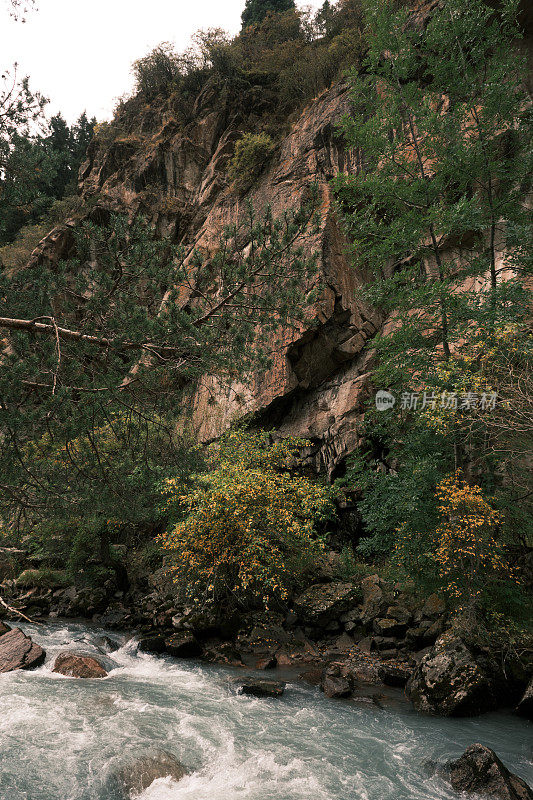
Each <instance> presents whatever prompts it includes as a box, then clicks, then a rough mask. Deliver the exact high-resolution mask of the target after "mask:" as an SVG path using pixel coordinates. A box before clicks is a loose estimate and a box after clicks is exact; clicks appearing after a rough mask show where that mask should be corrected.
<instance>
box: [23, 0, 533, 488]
mask: <svg viewBox="0 0 533 800" xmlns="http://www.w3.org/2000/svg"><path fill="white" fill-rule="evenodd" d="M433 5H434V0H432V2H424V3H420V4H419V9H418V12H417V16H416V17H415V20H416V24H423V21H424V19H426V18H427V14H428V13H429V12H430V11H431V7H432V6H433ZM526 11H527V9H526ZM527 21H529V23H531V20H530V19H529V18H528V20H526V22H527ZM529 29H530V30H531V24H530V25H529ZM526 41H527V40H526ZM529 43H531V40H529ZM522 45H523V43H522ZM522 45H521V46H522ZM526 46H527V45H526ZM528 51H529V52H532V51H533V48H531V47H529V48H528ZM349 105H350V96H349V89H348V87H347V85H346V84H345V83H343V82H339V83H336V84H335V85H333V86H332V87H331V88H330V89H328V90H326V91H324V92H323V93H322V94H321V95H320V96H318V97H317V98H315V99H314V100H313V101H312V102H311V103H309V104H308V105H307V107H305V108H304V109H303V110H302V111H301V112H300V113H298V114H295V115H293V118H292V120H291V123H290V124H282V125H280V130H279V136H278V146H277V149H276V153H275V156H274V157H273V158H272V159H271V161H270V162H269V165H268V167H267V168H266V169H265V170H264V171H263V173H262V175H261V176H260V178H259V179H258V180H257V181H256V182H255V183H254V185H253V187H252V188H250V189H249V190H248V192H247V193H246V194H244V195H243V194H241V193H238V192H236V191H235V189H234V188H233V187H232V186H231V185H230V181H229V180H228V177H227V165H228V161H229V159H230V158H231V155H232V153H233V149H234V144H235V142H236V140H237V139H238V138H239V137H240V135H241V133H242V123H243V117H242V113H241V112H240V110H239V108H238V104H236V102H235V98H234V97H233V98H232V97H231V95H230V93H228V92H227V91H225V90H220V89H219V88H217V86H216V85H214V84H212V83H209V82H208V83H207V85H206V86H205V87H204V89H203V90H202V91H201V92H200V94H199V96H198V97H197V98H196V101H195V103H194V106H193V108H192V110H191V112H190V113H189V114H188V115H187V121H186V122H185V123H184V122H183V114H182V113H181V110H180V109H179V108H178V107H174V108H173V107H172V103H167V104H166V105H165V107H164V108H162V107H161V108H158V107H157V104H156V105H155V106H154V105H144V106H141V105H139V107H138V108H137V109H136V116H135V121H134V124H133V125H130V127H129V129H128V130H127V131H125V132H124V133H123V134H120V133H118V134H117V133H116V132H115V134H114V135H113V136H111V137H110V136H106V135H104V134H100V135H98V136H97V137H96V138H95V139H94V140H93V142H92V144H91V145H90V148H89V152H88V158H87V161H86V162H85V164H84V165H83V166H82V169H81V171H80V193H81V195H82V197H83V198H84V199H85V200H87V201H89V205H91V204H92V207H93V211H92V212H91V213H93V214H94V213H97V212H95V210H94V209H95V208H96V209H97V210H98V209H101V210H104V211H109V210H112V211H120V212H126V213H128V214H129V215H134V214H136V213H138V212H141V213H143V214H145V215H147V216H148V217H149V218H150V219H151V221H152V222H153V224H154V226H155V227H156V229H157V231H158V232H159V234H160V235H161V236H163V237H170V238H171V239H172V240H173V241H175V242H176V243H179V244H181V245H183V246H184V247H186V248H188V249H189V250H190V251H192V250H193V249H194V248H195V247H197V248H200V249H202V250H204V251H209V250H210V249H212V248H213V247H214V246H215V244H216V242H217V238H218V236H219V234H220V232H221V230H222V229H223V227H224V225H226V224H228V223H232V222H236V221H237V220H238V219H239V218H240V215H241V214H242V213H243V210H244V207H245V201H246V200H250V201H251V202H252V204H253V206H254V207H255V208H256V209H257V210H258V211H260V210H261V209H262V208H264V207H265V206H266V205H267V204H270V205H271V207H272V210H273V213H274V215H279V214H280V213H281V212H283V211H284V210H285V209H287V208H291V207H295V206H297V205H298V204H299V203H300V202H301V201H302V200H303V199H304V198H305V196H306V193H307V192H308V190H309V186H310V185H311V184H313V183H316V184H317V185H318V188H319V198H320V229H319V231H318V233H316V234H313V235H309V237H308V239H307V242H306V247H307V249H308V250H309V251H310V252H314V253H316V254H317V255H318V264H319V273H320V277H321V291H320V296H319V300H318V301H317V303H316V305H315V306H314V308H313V309H311V313H309V314H308V317H307V319H308V323H307V324H304V325H302V326H301V327H300V329H299V330H297V331H294V330H290V331H289V330H286V331H283V332H282V334H281V338H280V344H279V347H277V348H276V350H275V352H274V355H273V365H272V368H271V369H270V370H269V371H268V372H266V373H263V374H256V375H254V376H253V378H252V380H251V381H247V382H246V383H243V384H242V385H241V384H234V385H232V386H221V385H219V384H218V382H217V381H216V380H215V379H214V378H212V377H209V376H206V378H205V379H204V380H203V381H202V382H201V386H200V387H196V389H195V390H194V391H193V392H192V396H191V398H190V403H191V409H192V415H193V419H194V426H195V428H196V430H197V432H198V434H199V436H200V438H201V439H202V440H204V441H205V440H209V439H212V438H214V437H216V436H217V435H218V434H220V432H221V431H222V430H224V428H225V427H226V426H227V425H228V424H229V423H230V422H231V421H232V420H234V419H236V418H238V417H239V416H242V415H244V414H247V413H250V412H253V413H254V415H255V417H256V419H257V420H258V423H259V424H261V425H262V426H264V427H266V428H276V429H277V430H279V431H280V433H281V434H283V435H289V434H292V435H297V436H304V437H307V438H309V439H310V440H311V441H312V442H313V448H312V452H311V453H310V459H311V460H312V462H313V466H314V467H315V469H317V470H326V471H327V472H328V474H329V475H330V476H331V475H333V474H335V472H336V470H338V468H339V467H340V465H341V464H342V462H343V459H344V458H345V457H346V455H347V454H349V453H350V451H352V450H353V449H354V447H355V446H356V444H357V442H358V438H359V434H358V427H359V425H360V421H361V419H362V414H363V404H364V401H365V400H366V399H367V397H368V395H369V393H370V391H371V387H370V370H371V364H372V338H373V337H374V336H375V334H376V332H377V331H379V330H380V329H381V328H382V325H383V323H384V320H383V319H382V317H381V315H380V313H379V312H378V311H376V310H375V309H372V308H369V307H368V306H367V305H366V304H365V302H364V301H363V299H362V297H361V293H360V287H361V284H362V281H363V280H364V278H365V276H364V275H361V274H359V273H358V272H357V271H356V270H355V269H354V268H353V266H352V265H351V259H350V254H349V243H348V242H347V240H346V238H345V236H344V233H343V230H342V226H341V224H340V221H339V218H338V216H337V214H336V211H335V204H334V200H333V196H332V191H331V188H330V184H329V182H330V180H331V178H332V177H333V176H334V175H335V174H336V173H338V172H353V171H355V170H357V169H358V163H357V161H356V159H355V156H354V154H353V153H352V152H349V151H347V149H346V148H345V146H344V144H343V139H342V136H341V134H340V132H339V130H338V124H339V122H340V120H341V118H342V116H343V115H344V114H345V113H346V112H347V111H348V109H349ZM73 224H74V223H73V222H72V221H70V222H68V221H67V222H66V223H65V224H64V225H62V226H59V227H58V228H56V229H54V230H53V231H52V232H51V233H50V234H49V236H48V237H46V238H45V239H44V240H43V242H41V244H40V246H39V248H38V249H37V251H35V253H34V256H33V257H34V258H36V259H42V258H52V259H56V258H59V257H63V256H64V255H65V254H66V253H68V250H69V248H70V246H71V243H72V234H71V228H72V225H73Z"/></svg>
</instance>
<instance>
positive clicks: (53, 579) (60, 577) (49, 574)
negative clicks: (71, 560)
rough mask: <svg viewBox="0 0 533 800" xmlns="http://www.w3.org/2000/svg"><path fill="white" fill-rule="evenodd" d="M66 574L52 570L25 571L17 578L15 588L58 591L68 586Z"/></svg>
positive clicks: (62, 571)
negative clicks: (35, 587)
mask: <svg viewBox="0 0 533 800" xmlns="http://www.w3.org/2000/svg"><path fill="white" fill-rule="evenodd" d="M68 583H69V577H68V573H67V572H65V571H64V570H54V569H26V570H24V572H23V573H21V574H20V575H19V576H18V578H17V586H20V587H30V586H31V587H34V586H37V587H38V588H39V589H58V588H62V587H64V586H68Z"/></svg>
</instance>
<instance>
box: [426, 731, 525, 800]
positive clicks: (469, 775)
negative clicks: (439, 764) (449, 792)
mask: <svg viewBox="0 0 533 800" xmlns="http://www.w3.org/2000/svg"><path fill="white" fill-rule="evenodd" d="M441 774H443V775H444V776H445V777H446V778H447V780H449V781H450V783H451V785H452V786H453V788H454V789H455V791H457V792H466V793H468V794H476V795H479V796H480V797H492V798H498V800H533V792H532V791H531V789H530V787H529V786H528V785H527V784H526V783H525V782H524V781H523V780H522V779H521V778H519V777H518V776H517V775H513V773H512V772H509V770H508V769H507V767H505V766H504V765H503V764H502V762H501V761H500V759H499V758H498V756H497V755H496V753H495V752H494V751H493V750H490V749H489V748H488V747H484V746H483V745H482V744H473V745H471V746H470V747H468V748H467V749H466V750H465V752H464V753H463V755H462V756H461V757H460V758H458V759H457V760H456V761H451V762H450V763H449V764H447V765H446V767H445V769H444V770H443V771H442V772H441Z"/></svg>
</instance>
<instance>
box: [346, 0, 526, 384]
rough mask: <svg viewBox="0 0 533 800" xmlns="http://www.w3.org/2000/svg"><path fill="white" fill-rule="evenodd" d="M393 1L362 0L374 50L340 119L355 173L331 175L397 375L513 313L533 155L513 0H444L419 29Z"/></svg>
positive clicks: (386, 362)
mask: <svg viewBox="0 0 533 800" xmlns="http://www.w3.org/2000/svg"><path fill="white" fill-rule="evenodd" d="M394 6H395V4H394V2H392V0H391V1H390V2H388V1H387V0H386V1H385V2H383V3H379V4H376V3H373V2H368V3H367V5H366V19H367V26H368V30H369V41H370V48H369V53H368V58H367V63H366V65H365V74H364V75H363V76H361V75H358V74H354V75H353V76H352V85H353V99H354V114H353V115H351V117H350V118H349V119H347V120H346V121H345V131H346V136H347V140H348V142H349V144H350V145H351V146H352V147H353V148H354V149H355V150H357V151H358V152H359V153H360V159H361V170H360V171H359V173H358V174H357V175H355V176H341V177H339V179H338V180H337V190H338V196H339V200H340V202H341V204H342V206H343V208H344V211H345V215H346V223H347V228H348V230H349V233H350V235H351V236H352V237H353V240H354V253H355V257H356V259H357V260H358V262H359V263H360V264H361V265H364V266H365V268H370V269H371V270H372V273H373V285H372V287H371V289H370V291H369V296H371V298H372V299H373V300H374V301H375V302H376V303H378V304H379V305H381V306H382V307H383V308H384V309H385V310H386V311H389V312H391V314H393V330H392V331H391V332H389V335H388V336H387V337H386V339H384V340H383V341H382V342H381V343H380V345H381V346H382V348H383V358H382V369H386V368H389V376H388V377H389V380H391V381H392V380H393V373H394V374H396V376H397V377H399V379H400V380H401V379H402V375H403V379H406V378H407V380H408V379H409V378H408V375H409V374H410V375H413V374H414V373H416V372H417V371H420V370H422V371H423V370H428V369H429V368H430V365H431V364H432V363H434V362H435V359H437V360H438V359H439V358H440V357H442V356H444V358H447V359H449V358H450V355H451V351H452V348H453V346H454V343H455V342H457V341H458V340H460V339H461V337H464V336H465V335H468V331H469V330H470V328H471V326H472V325H475V326H480V325H482V326H486V327H487V330H488V331H489V333H490V330H491V329H492V330H493V329H494V326H495V325H496V324H497V323H498V322H501V321H502V320H507V321H508V320H509V319H510V314H511V306H514V307H515V308H514V310H515V311H518V308H517V306H516V304H517V302H518V297H519V295H520V286H521V284H522V283H523V277H524V272H523V271H524V269H528V268H530V267H531V259H530V258H529V259H527V258H524V252H525V248H524V247H523V246H520V247H517V244H518V243H519V242H520V241H521V242H522V243H524V242H526V241H531V226H530V220H529V218H528V210H527V208H526V203H525V202H524V197H525V192H527V185H528V180H529V175H530V168H531V152H532V147H531V144H532V133H531V131H532V127H531V111H530V109H529V106H528V103H527V97H526V95H525V92H524V90H523V88H522V86H521V83H520V74H521V70H522V61H521V58H520V56H519V55H518V53H517V51H516V49H515V48H514V46H513V44H514V40H515V38H516V36H517V28H516V19H517V13H518V9H517V6H518V3H517V0H506V2H505V3H503V4H502V9H501V12H500V14H499V15H496V14H495V12H494V11H493V10H492V9H490V8H488V7H487V6H486V5H485V4H484V3H483V2H482V0H469V1H468V2H465V0H449V1H448V2H446V3H445V4H443V5H442V7H441V8H438V9H436V10H435V11H434V12H433V14H432V17H431V19H430V22H429V24H428V26H427V28H426V30H425V31H420V30H417V29H415V28H414V27H413V25H412V24H409V20H408V12H407V11H404V10H401V11H395V10H394ZM503 252H505V253H506V255H505V256H503V255H502V253H503ZM502 259H503V261H502ZM504 271H506V272H507V278H508V279H507V280H505V281H504V280H502V274H503V272H504ZM426 374H427V372H426Z"/></svg>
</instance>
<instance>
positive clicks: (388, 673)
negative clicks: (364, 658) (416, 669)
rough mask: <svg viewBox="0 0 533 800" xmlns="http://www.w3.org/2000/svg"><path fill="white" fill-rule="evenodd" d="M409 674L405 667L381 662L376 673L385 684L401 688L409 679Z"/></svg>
mask: <svg viewBox="0 0 533 800" xmlns="http://www.w3.org/2000/svg"><path fill="white" fill-rule="evenodd" d="M410 674H411V673H410V672H409V670H408V669H405V667H398V666H393V665H392V664H381V665H380V666H379V667H378V675H379V677H380V678H381V680H382V681H383V683H384V684H385V685H386V686H397V687H398V688H403V687H404V686H405V684H406V683H407V681H408V680H409V676H410Z"/></svg>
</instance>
